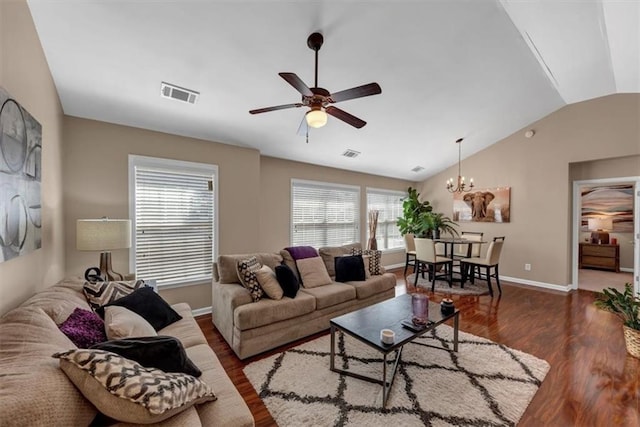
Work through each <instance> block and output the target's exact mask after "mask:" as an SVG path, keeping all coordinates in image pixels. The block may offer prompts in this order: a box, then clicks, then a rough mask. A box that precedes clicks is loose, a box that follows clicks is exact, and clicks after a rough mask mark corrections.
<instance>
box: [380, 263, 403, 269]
mask: <svg viewBox="0 0 640 427" xmlns="http://www.w3.org/2000/svg"><path fill="white" fill-rule="evenodd" d="M396 268H404V262H402V263H400V264H391V265H385V266H384V269H385V270H393V269H396Z"/></svg>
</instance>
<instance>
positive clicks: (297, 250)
mask: <svg viewBox="0 0 640 427" xmlns="http://www.w3.org/2000/svg"><path fill="white" fill-rule="evenodd" d="M284 249H285V250H286V251H287V252H289V253H290V254H291V258H293V259H294V260H295V261H297V260H299V259H305V258H315V257H317V256H318V251H316V249H315V248H314V247H312V246H293V247H290V248H284Z"/></svg>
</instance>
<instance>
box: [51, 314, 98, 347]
mask: <svg viewBox="0 0 640 427" xmlns="http://www.w3.org/2000/svg"><path fill="white" fill-rule="evenodd" d="M58 328H59V329H60V331H61V332H62V333H63V334H65V335H66V336H67V337H68V338H69V339H70V340H71V342H73V343H74V344H75V345H76V347H78V348H89V347H91V346H92V345H94V344H97V343H99V342H102V341H106V340H107V335H106V334H105V332H104V322H103V321H102V319H101V318H100V317H99V316H98V315H97V314H95V313H94V312H93V311H89V310H83V309H81V308H76V309H75V310H73V313H71V314H70V315H69V317H67V319H66V320H65V321H64V322H62V323H61V324H60V325H59V326H58Z"/></svg>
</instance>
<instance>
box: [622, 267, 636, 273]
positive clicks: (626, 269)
mask: <svg viewBox="0 0 640 427" xmlns="http://www.w3.org/2000/svg"><path fill="white" fill-rule="evenodd" d="M620 271H624V272H625V273H633V268H623V267H620Z"/></svg>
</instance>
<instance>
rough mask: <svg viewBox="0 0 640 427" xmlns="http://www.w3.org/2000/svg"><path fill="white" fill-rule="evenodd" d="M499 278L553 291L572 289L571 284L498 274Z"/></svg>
mask: <svg viewBox="0 0 640 427" xmlns="http://www.w3.org/2000/svg"><path fill="white" fill-rule="evenodd" d="M500 280H504V281H505V282H513V283H519V284H521V285H529V286H535V287H538V288H544V289H552V290H554V291H562V292H569V291H571V289H572V287H571V285H556V284H554V283H545V282H536V281H535V280H528V279H520V278H519V277H510V276H502V275H500Z"/></svg>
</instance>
